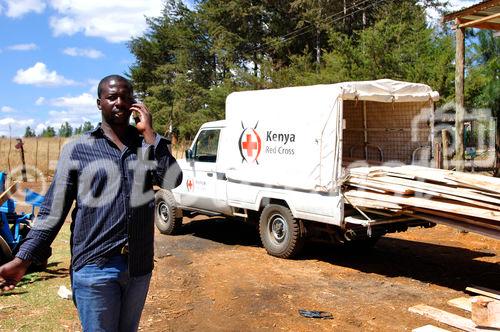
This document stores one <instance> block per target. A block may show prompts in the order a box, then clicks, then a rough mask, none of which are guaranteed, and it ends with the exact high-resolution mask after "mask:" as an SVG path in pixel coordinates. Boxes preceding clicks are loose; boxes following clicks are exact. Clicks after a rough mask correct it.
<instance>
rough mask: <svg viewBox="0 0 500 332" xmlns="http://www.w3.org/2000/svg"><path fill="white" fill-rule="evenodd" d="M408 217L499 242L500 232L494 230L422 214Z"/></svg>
mask: <svg viewBox="0 0 500 332" xmlns="http://www.w3.org/2000/svg"><path fill="white" fill-rule="evenodd" d="M409 215H411V216H414V217H416V218H419V219H422V220H426V221H430V222H433V223H435V224H443V225H446V226H450V227H454V228H458V229H460V230H464V231H468V232H474V233H478V234H481V235H484V236H488V237H492V238H494V239H497V240H500V232H499V231H497V230H494V229H489V228H487V227H484V226H477V225H471V224H468V223H465V222H462V221H458V220H451V219H446V218H441V217H438V216H431V215H428V214H422V213H419V214H416V213H414V214H409Z"/></svg>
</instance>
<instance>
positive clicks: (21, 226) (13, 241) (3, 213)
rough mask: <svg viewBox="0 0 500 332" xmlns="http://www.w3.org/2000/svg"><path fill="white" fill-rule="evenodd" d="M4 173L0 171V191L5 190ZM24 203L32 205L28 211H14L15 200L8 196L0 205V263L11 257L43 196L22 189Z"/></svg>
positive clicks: (28, 227) (25, 232)
mask: <svg viewBox="0 0 500 332" xmlns="http://www.w3.org/2000/svg"><path fill="white" fill-rule="evenodd" d="M5 178H6V174H5V173H3V172H0V193H1V192H4V191H5ZM24 195H25V201H26V203H28V204H30V205H31V206H32V208H31V212H30V213H24V212H21V213H20V214H18V213H16V201H15V200H14V199H12V198H9V199H8V200H7V201H6V202H5V203H3V204H2V206H0V265H1V264H3V263H5V262H6V261H8V260H10V259H11V258H12V252H13V251H15V250H16V249H17V246H18V245H19V243H20V242H21V241H22V239H23V238H24V237H25V236H26V234H27V233H28V231H29V229H30V225H31V222H32V220H33V219H34V212H35V208H36V207H39V206H40V205H41V204H42V202H43V200H44V197H43V196H42V195H39V194H37V193H35V192H33V191H31V190H29V189H25V191H24Z"/></svg>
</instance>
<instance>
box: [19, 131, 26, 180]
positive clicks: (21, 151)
mask: <svg viewBox="0 0 500 332" xmlns="http://www.w3.org/2000/svg"><path fill="white" fill-rule="evenodd" d="M16 148H18V149H19V152H20V153H21V163H22V165H23V166H22V168H21V174H22V175H23V182H28V177H27V176H26V161H25V159H24V143H23V140H22V139H21V138H18V139H17V144H16Z"/></svg>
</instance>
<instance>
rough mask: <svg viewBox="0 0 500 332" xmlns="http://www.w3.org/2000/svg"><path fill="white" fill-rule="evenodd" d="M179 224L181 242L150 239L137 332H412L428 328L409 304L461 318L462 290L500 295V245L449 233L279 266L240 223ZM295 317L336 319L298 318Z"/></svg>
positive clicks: (316, 251) (315, 250)
mask: <svg viewBox="0 0 500 332" xmlns="http://www.w3.org/2000/svg"><path fill="white" fill-rule="evenodd" d="M184 223H185V226H184V230H183V234H181V235H178V236H166V235H161V234H159V233H158V234H157V236H156V268H155V272H154V276H153V280H152V285H151V291H150V293H149V296H148V299H147V303H146V308H145V311H144V315H143V319H142V322H141V329H142V330H145V331H281V330H283V331H360V330H363V331H405V330H406V331H411V330H412V329H413V328H416V327H419V326H422V325H426V324H429V323H433V322H432V321H431V320H430V319H427V318H423V317H421V316H418V315H416V314H413V313H410V312H408V308H409V307H411V306H413V305H416V304H421V303H423V304H428V305H431V306H435V307H437V308H442V309H445V310H447V311H450V312H455V313H457V314H460V311H459V310H458V309H456V310H454V309H453V308H451V307H450V306H448V305H447V304H446V302H447V301H448V300H450V299H452V298H455V297H459V296H464V295H465V293H464V290H465V288H466V287H467V286H471V285H478V286H484V287H489V288H495V289H499V288H500V282H499V280H500V264H499V263H500V259H499V258H500V241H497V240H494V239H488V238H485V237H482V236H478V235H475V234H472V233H460V232H459V231H457V230H455V229H452V228H448V227H445V226H438V227H435V228H432V229H413V230H410V231H408V232H406V233H400V234H395V235H390V236H386V237H383V238H382V239H381V240H380V241H379V242H378V243H377V245H376V246H375V247H374V248H373V249H371V250H369V251H366V252H362V253H352V252H349V251H347V250H345V249H342V248H339V247H335V246H328V245H320V244H315V243H311V244H308V245H307V247H306V250H305V253H304V254H303V255H302V256H300V257H299V258H298V259H296V260H283V259H278V258H274V257H271V256H269V255H267V254H266V252H265V250H264V249H263V248H261V246H260V242H259V239H258V234H257V231H256V230H255V229H254V228H253V227H252V226H250V225H247V224H244V223H242V222H237V221H232V220H227V219H225V218H205V217H198V218H196V220H193V221H189V220H187V219H185V220H184ZM299 309H307V310H322V311H327V312H330V313H331V314H332V315H333V319H330V320H320V319H310V318H304V317H302V316H300V315H299V313H298V310H299ZM457 310H458V311H457ZM463 315H464V314H463ZM434 325H438V326H441V327H445V326H444V325H439V323H437V322H436V323H434Z"/></svg>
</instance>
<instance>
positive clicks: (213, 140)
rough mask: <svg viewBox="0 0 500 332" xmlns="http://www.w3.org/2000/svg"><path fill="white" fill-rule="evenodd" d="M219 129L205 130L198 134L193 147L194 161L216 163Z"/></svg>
mask: <svg viewBox="0 0 500 332" xmlns="http://www.w3.org/2000/svg"><path fill="white" fill-rule="evenodd" d="M219 134H220V129H207V130H203V131H201V132H200V134H199V135H198V139H197V140H196V144H195V146H194V151H193V152H194V160H196V161H202V162H209V163H214V162H216V161H217V147H218V145H219Z"/></svg>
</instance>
